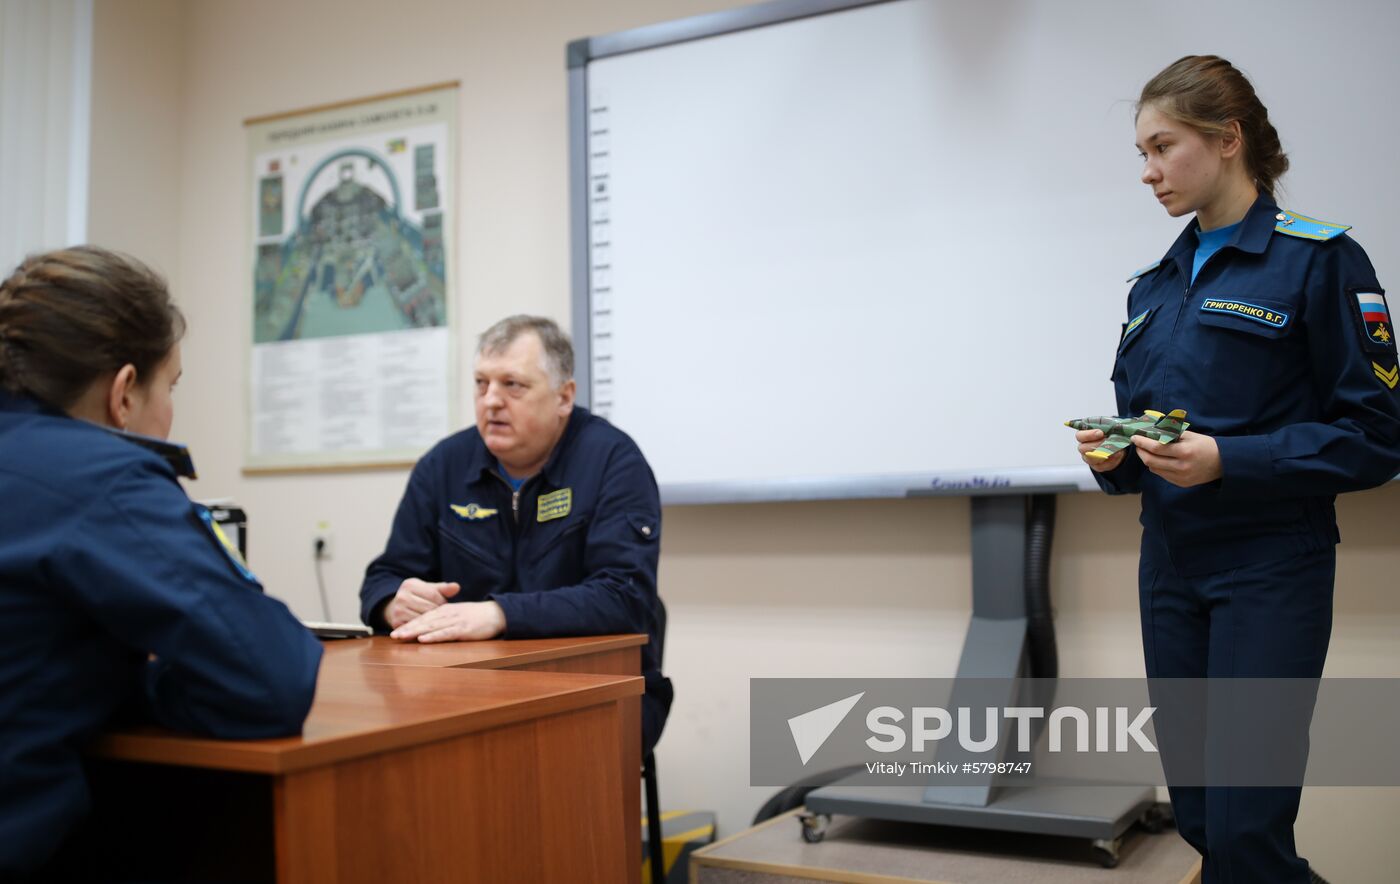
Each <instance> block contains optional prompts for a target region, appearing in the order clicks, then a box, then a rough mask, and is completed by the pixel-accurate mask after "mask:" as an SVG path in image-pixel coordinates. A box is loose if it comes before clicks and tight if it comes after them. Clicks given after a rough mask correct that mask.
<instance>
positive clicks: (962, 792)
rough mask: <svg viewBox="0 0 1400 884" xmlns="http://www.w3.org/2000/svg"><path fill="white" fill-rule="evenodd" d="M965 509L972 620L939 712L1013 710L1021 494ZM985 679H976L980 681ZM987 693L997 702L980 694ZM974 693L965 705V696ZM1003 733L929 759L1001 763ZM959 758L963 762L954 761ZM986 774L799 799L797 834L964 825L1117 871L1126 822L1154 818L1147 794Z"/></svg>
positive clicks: (1018, 663) (1025, 504) (943, 747)
mask: <svg viewBox="0 0 1400 884" xmlns="http://www.w3.org/2000/svg"><path fill="white" fill-rule="evenodd" d="M971 504H972V622H971V623H970V624H969V626H968V630H967V639H966V640H965V642H964V643H963V651H962V657H961V659H960V660H959V661H958V671H957V678H958V682H957V684H956V685H955V686H954V688H953V698H952V700H951V702H949V704H948V705H949V707H952V708H956V707H957V706H961V705H967V706H979V705H983V706H985V705H989V704H996V705H1000V706H1002V707H1006V706H1015V705H1019V703H1018V697H1017V696H1016V692H1017V688H1016V687H1015V682H1013V679H1017V678H1020V677H1025V676H1027V675H1034V673H1030V672H1029V669H1030V665H1029V657H1028V653H1027V627H1028V620H1027V610H1026V608H1027V606H1026V591H1025V587H1026V557H1025V556H1024V555H1021V554H1020V551H1022V550H1024V549H1025V548H1026V528H1027V520H1028V512H1029V495H1023V494H1015V495H998V496H980V497H973V498H972V499H971ZM984 680H986V681H984ZM989 685H995V686H996V687H995V688H992V690H999V691H1001V692H1003V693H1004V694H1005V696H1000V697H998V696H988V690H989V687H988V686H989ZM974 695H975V698H974ZM1011 730H1012V729H1011V728H1003V729H1002V732H1001V737H1002V742H1001V744H1000V745H999V746H998V747H997V749H996V756H995V758H988V757H987V755H986V754H985V753H982V754H978V755H975V756H974V755H971V754H968V753H966V752H964V750H962V748H961V747H960V746H958V745H957V744H955V743H950V744H940V746H939V752H938V760H939V761H952V762H961V761H964V760H977V761H983V762H985V761H1004V760H1007V756H1008V744H1009V742H1010V736H1009V732H1010V731H1011ZM964 756H966V757H964ZM996 780H997V777H996V775H994V774H987V775H986V776H985V778H983V779H982V781H981V782H978V783H976V784H973V785H962V786H927V787H924V786H918V785H915V786H868V785H867V786H857V785H841V783H840V782H838V783H836V784H835V785H831V786H826V787H823V788H821V789H817V790H815V791H813V792H812V793H811V794H809V795H808V796H807V812H808V815H809V816H808V817H806V818H804V820H803V826H804V829H803V836H804V837H805V838H807V839H808V840H809V841H815V840H820V837H821V828H822V827H823V826H824V820H822V819H821V817H830V816H831V815H832V814H847V815H851V816H860V817H869V818H872V819H881V820H895V821H899V822H910V823H926V824H930V825H941V826H964V827H967V828H973V829H992V830H997V831H1004V832H1018V833H1023V834H1037V835H1061V836H1066V837H1071V838H1086V839H1089V840H1090V841H1092V842H1093V848H1094V852H1095V855H1096V857H1097V858H1098V860H1099V862H1100V863H1101V864H1103V865H1105V866H1108V867H1112V866H1114V865H1117V861H1118V849H1119V847H1120V846H1121V843H1122V838H1123V836H1124V834H1125V833H1126V832H1127V831H1128V829H1129V828H1131V827H1132V826H1133V824H1134V823H1137V822H1139V821H1141V822H1143V823H1144V824H1145V825H1146V826H1147V827H1148V828H1149V829H1151V828H1154V827H1156V826H1157V825H1159V824H1160V821H1159V820H1158V819H1157V818H1156V816H1155V814H1156V802H1157V792H1156V789H1155V788H1154V787H1151V786H1056V787H1047V786H1029V787H1022V786H1018V787H999V786H998V785H997V782H996Z"/></svg>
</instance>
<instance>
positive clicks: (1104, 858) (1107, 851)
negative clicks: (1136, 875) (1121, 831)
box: [1094, 838, 1123, 869]
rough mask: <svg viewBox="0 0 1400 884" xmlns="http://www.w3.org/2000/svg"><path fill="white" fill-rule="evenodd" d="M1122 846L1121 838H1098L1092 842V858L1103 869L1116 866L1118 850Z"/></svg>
mask: <svg viewBox="0 0 1400 884" xmlns="http://www.w3.org/2000/svg"><path fill="white" fill-rule="evenodd" d="M1122 846H1123V839H1122V838H1114V839H1113V840H1112V841H1105V840H1103V839H1098V840H1096V841H1095V842H1094V859H1096V860H1098V863H1099V865H1101V866H1103V867H1104V868H1105V869H1112V868H1116V867H1117V865H1118V850H1119V848H1121V847H1122Z"/></svg>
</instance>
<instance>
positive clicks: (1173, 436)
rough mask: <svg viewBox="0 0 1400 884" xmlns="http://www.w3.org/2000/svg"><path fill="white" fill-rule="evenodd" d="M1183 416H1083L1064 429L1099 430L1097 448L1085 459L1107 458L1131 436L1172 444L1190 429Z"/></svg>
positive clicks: (1150, 413) (1149, 413)
mask: <svg viewBox="0 0 1400 884" xmlns="http://www.w3.org/2000/svg"><path fill="white" fill-rule="evenodd" d="M1185 417H1186V412H1184V411H1182V410H1181V409H1179V408H1178V409H1177V410H1176V411H1173V412H1172V413H1171V414H1162V412H1160V411H1144V412H1143V413H1142V416H1141V417H1086V418H1080V419H1079V420H1072V421H1065V426H1067V427H1073V428H1074V429H1076V430H1103V441H1102V442H1100V443H1099V447H1098V448H1095V449H1094V450H1093V451H1090V452H1088V453H1087V454H1086V455H1085V456H1086V457H1097V458H1100V459H1107V458H1110V457H1112V456H1113V455H1115V454H1117V453H1118V452H1119V451H1122V450H1123V449H1124V448H1127V447H1128V446H1129V445H1131V444H1132V441H1131V440H1132V437H1134V436H1146V437H1147V438H1148V439H1156V440H1157V441H1158V442H1161V443H1163V444H1165V443H1167V442H1175V441H1176V440H1177V439H1180V438H1181V434H1182V433H1184V432H1186V428H1187V427H1189V426H1191V425H1190V424H1189V423H1187V422H1186V420H1185Z"/></svg>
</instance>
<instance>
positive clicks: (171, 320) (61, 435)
mask: <svg viewBox="0 0 1400 884" xmlns="http://www.w3.org/2000/svg"><path fill="white" fill-rule="evenodd" d="M183 332H184V320H183V318H182V317H181V315H180V312H179V311H178V310H177V309H176V308H175V306H174V304H172V303H171V300H170V295H169V293H168V292H167V290H166V286H165V282H164V281H163V280H161V279H160V277H158V276H156V275H155V274H154V273H152V272H151V271H150V270H149V269H148V268H146V267H145V266H144V265H142V264H140V263H138V262H136V261H134V260H132V259H130V258H127V257H124V256H122V255H118V254H115V253H113V252H108V251H105V250H103V249H98V248H93V247H90V246H88V247H79V248H72V249H65V250H62V251H56V252H49V253H47V254H41V255H35V256H32V257H30V258H29V259H27V260H26V261H24V263H22V264H21V265H20V266H19V267H18V268H17V269H16V270H15V271H14V272H13V273H12V274H11V275H10V276H9V278H8V279H5V280H4V281H3V283H0V880H5V881H9V880H25V879H26V878H32V880H35V881H39V880H68V879H69V878H70V877H81V878H82V879H83V880H87V878H86V877H85V875H86V874H87V873H88V870H89V868H90V867H89V866H86V865H84V863H85V862H86V861H87V859H88V858H86V857H84V856H83V849H82V847H81V843H80V842H78V841H70V842H69V843H67V844H65V843H64V842H65V839H67V838H69V837H70V836H72V835H73V834H74V830H75V828H76V827H77V826H78V824H79V823H80V821H81V820H82V818H83V816H84V815H85V813H86V812H87V809H88V806H89V796H88V788H87V782H86V780H85V777H84V773H83V758H82V753H83V749H84V747H85V746H86V744H87V743H88V742H89V741H90V740H91V739H92V738H93V737H94V736H96V735H97V734H98V732H99V731H101V730H102V729H103V728H104V726H107V725H108V723H109V722H110V721H111V720H112V719H113V717H114V716H116V715H118V714H125V713H127V712H131V711H134V712H136V713H137V714H142V715H144V716H147V717H153V718H154V720H156V721H158V722H160V723H161V724H164V725H166V726H169V727H172V728H178V729H181V730H186V731H191V732H194V733H198V734H203V735H208V736H214V737H227V738H254V737H272V736H282V735H287V734H294V733H297V732H299V731H300V730H301V726H302V722H303V721H304V719H305V718H306V714H307V711H308V710H309V708H310V706H311V699H312V695H313V693H314V691H315V684H316V673H317V669H318V667H319V665H320V659H321V647H320V644H319V643H318V642H317V641H316V640H315V639H314V638H313V637H312V636H311V634H310V633H309V632H307V631H306V629H304V628H303V627H302V626H301V624H300V623H299V622H298V621H297V620H296V619H295V618H294V617H293V616H292V615H291V612H289V611H288V610H287V608H286V606H285V605H283V604H282V603H281V602H278V601H276V600H274V599H271V598H268V597H267V596H265V595H263V593H262V592H261V587H260V586H259V585H258V583H257V579H256V578H255V577H253V575H252V574H251V572H249V571H248V570H247V568H246V567H245V566H244V565H243V563H242V561H241V560H240V559H238V558H236V556H235V555H234V554H233V553H232V551H230V550H228V549H226V547H225V545H224V544H222V543H220V540H219V538H218V536H217V532H216V531H215V530H214V528H213V526H212V523H211V522H210V521H209V518H208V512H207V511H206V510H204V509H203V508H202V507H199V506H198V505H196V504H194V503H192V502H191V501H190V499H189V498H188V497H187V496H186V495H185V492H184V490H183V489H182V488H181V487H180V484H179V482H178V481H177V480H176V472H175V469H174V467H172V465H171V464H170V463H168V462H167V461H166V460H165V459H163V458H162V457H160V456H158V455H157V454H155V453H153V452H152V451H151V450H150V449H149V447H147V446H149V445H151V444H152V440H151V439H150V438H143V437H154V438H155V439H164V438H165V437H166V436H167V435H168V434H169V432H170V424H171V419H172V417H173V404H172V400H171V391H172V390H173V388H174V386H175V381H176V380H177V379H178V378H179V376H180V344H179V340H180V337H181V335H182V333H183ZM136 434H139V435H136ZM134 442H143V443H145V444H144V445H141V444H133V443H134ZM96 859H97V860H98V861H100V859H101V858H100V857H98V858H96ZM50 861H57V862H61V863H62V865H61V866H54V865H46V864H47V863H50Z"/></svg>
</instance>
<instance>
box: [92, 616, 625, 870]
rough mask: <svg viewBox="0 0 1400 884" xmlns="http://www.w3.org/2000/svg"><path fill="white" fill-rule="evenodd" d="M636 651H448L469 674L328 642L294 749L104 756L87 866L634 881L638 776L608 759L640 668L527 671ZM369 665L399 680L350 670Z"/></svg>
mask: <svg viewBox="0 0 1400 884" xmlns="http://www.w3.org/2000/svg"><path fill="white" fill-rule="evenodd" d="M637 639H638V641H636V642H630V640H624V641H623V642H622V644H620V645H619V644H616V643H612V644H610V643H608V642H606V641H601V640H591V641H590V640H569V639H560V640H552V641H554V642H563V643H564V644H553V645H548V646H545V645H540V646H538V647H535V648H519V647H515V646H514V645H515V644H516V643H512V642H492V643H480V645H478V646H471V645H465V644H464V645H457V646H452V647H455V648H457V649H462V650H464V649H467V648H473V647H474V648H475V649H476V657H477V662H478V664H479V665H474V664H470V663H463V662H461V658H459V657H456V656H454V655H453V654H448V653H444V652H442V651H437V650H435V649H436V648H447V647H449V646H446V645H442V646H421V647H413V646H398V647H397V648H396V647H394V646H392V645H391V643H388V641H387V640H382V641H381V640H377V639H376V640H360V641H356V642H339V643H332V644H331V645H330V646H329V647H328V649H327V655H326V658H325V661H324V663H323V665H322V668H321V675H320V678H319V680H318V682H317V694H316V700H315V703H314V704H313V706H312V709H311V714H310V716H309V717H308V719H307V723H306V728H305V731H304V733H303V734H302V735H301V736H299V737H291V738H284V739H276V740H254V741H219V740H207V739H196V738H191V737H182V736H178V735H174V734H171V733H169V732H164V731H161V730H159V729H156V728H146V729H137V730H128V731H123V732H119V733H114V734H112V735H109V736H108V737H106V738H104V739H103V740H102V741H101V743H100V744H99V745H98V746H97V748H96V750H95V753H94V754H95V756H96V761H95V763H94V765H93V767H94V770H93V772H92V782H93V791H94V799H95V803H94V815H93V819H92V822H91V824H90V825H89V826H88V827H87V834H88V836H89V837H90V838H91V839H93V840H92V841H91V842H90V844H91V845H92V851H93V853H94V854H96V855H98V856H100V857H101V865H100V866H99V868H101V869H103V870H105V872H106V873H108V874H112V875H119V874H122V873H123V872H125V871H129V870H136V869H139V870H141V871H143V872H144V873H147V874H151V875H161V874H166V875H169V874H176V873H178V874H180V875H189V876H194V875H198V876H200V877H202V878H205V879H208V880H244V881H253V880H270V879H273V878H275V879H276V880H277V881H283V882H297V884H302V882H308V884H312V882H359V881H365V882H371V881H373V882H383V881H414V882H420V881H422V882H431V881H444V882H446V881H482V882H496V881H501V882H519V881H580V882H584V881H597V882H606V884H612V882H617V881H629V880H631V881H635V880H637V878H638V874H639V862H640V851H641V847H640V842H639V841H638V838H639V829H640V821H639V819H638V818H637V817H633V818H632V819H630V820H629V819H628V816H629V814H627V813H623V814H619V813H618V796H619V795H622V796H627V795H629V794H630V795H631V796H632V797H631V803H632V806H634V807H636V806H637V805H638V802H639V799H638V797H637V796H638V791H639V790H638V785H637V770H638V767H637V764H638V763H639V758H640V747H639V746H638V747H637V751H636V759H638V760H633V759H630V758H627V750H623V751H619V750H618V748H617V747H619V746H627V745H628V744H629V741H630V742H632V743H633V744H634V745H635V744H636V742H637V741H639V740H640V737H639V733H640V723H639V716H640V697H641V693H642V689H643V685H642V680H641V678H639V677H637V676H636V674H635V673H636V671H637V668H638V667H639V662H634V663H633V664H632V666H633V669H632V673H629V674H601V675H595V674H585V673H577V672H567V671H565V672H559V671H529V670H530V669H532V668H537V667H567V666H569V665H571V664H569V663H568V662H567V661H568V659H569V657H570V656H571V655H570V653H569V649H570V648H576V649H579V653H578V654H574V655H572V656H579V657H585V658H586V657H588V656H589V655H590V654H593V653H596V654H600V655H603V657H602V659H606V658H607V657H608V655H611V654H614V653H618V654H620V655H623V656H625V655H626V654H627V653H628V652H629V651H630V653H631V655H632V657H633V658H634V659H635V660H637V661H639V659H640V657H639V654H638V652H637V648H638V647H639V646H640V644H641V643H642V642H644V641H645V637H637ZM570 642H573V644H569V643H570ZM357 645H358V647H356V646H357ZM486 645H497V646H500V647H497V648H495V649H494V651H493V649H491V648H487V647H482V646H486ZM418 651H427V652H428V654H426V655H421V656H420V655H417V653H416V652H418ZM482 651H486V652H487V653H486V655H485V657H484V658H483V657H481V652H482ZM379 653H383V654H386V655H388V656H390V657H395V658H398V659H397V663H396V664H390V663H376V662H370V661H367V660H364V659H360V657H361V655H362V654H370V655H373V654H379ZM410 653H411V656H410ZM467 656H472V655H471V654H468V655H467ZM427 659H432V660H433V661H434V662H432V663H427V664H425V663H423V662H422V661H423V660H427ZM483 659H484V660H485V661H487V662H485V663H482V662H481V661H482V660H483ZM405 660H407V661H408V662H405ZM448 660H457V661H458V662H455V663H454V662H445V661H448ZM491 660H496V661H505V662H504V663H501V664H500V665H497V666H495V667H494V668H492V667H491V665H490V662H489V661H491ZM595 662H596V661H595ZM511 668H515V669H517V670H522V669H523V670H526V671H509V669H511ZM638 814H639V808H638ZM634 848H635V849H634Z"/></svg>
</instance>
